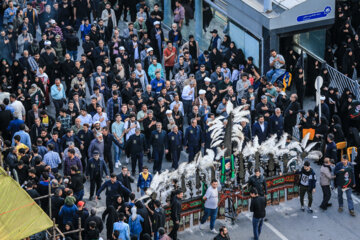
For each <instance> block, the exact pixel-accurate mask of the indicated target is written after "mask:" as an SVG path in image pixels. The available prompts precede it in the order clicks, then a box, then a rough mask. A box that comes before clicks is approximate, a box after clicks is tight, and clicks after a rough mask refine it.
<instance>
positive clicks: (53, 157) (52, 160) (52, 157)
mask: <svg viewBox="0 0 360 240" xmlns="http://www.w3.org/2000/svg"><path fill="white" fill-rule="evenodd" d="M47 149H48V152H47V153H46V154H45V155H44V159H43V163H44V164H45V165H49V166H50V167H51V171H52V172H53V173H57V172H58V171H59V170H58V167H59V164H61V159H60V156H59V154H58V153H57V152H54V144H52V143H50V144H48V145H47Z"/></svg>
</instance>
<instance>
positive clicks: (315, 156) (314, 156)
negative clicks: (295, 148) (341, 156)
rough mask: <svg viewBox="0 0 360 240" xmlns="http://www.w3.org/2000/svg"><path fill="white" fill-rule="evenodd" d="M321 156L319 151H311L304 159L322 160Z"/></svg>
mask: <svg viewBox="0 0 360 240" xmlns="http://www.w3.org/2000/svg"><path fill="white" fill-rule="evenodd" d="M322 156H323V154H322V153H321V152H320V151H311V152H309V154H308V155H307V156H306V158H309V159H313V160H319V159H320V158H322Z"/></svg>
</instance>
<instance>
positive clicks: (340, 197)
mask: <svg viewBox="0 0 360 240" xmlns="http://www.w3.org/2000/svg"><path fill="white" fill-rule="evenodd" d="M337 190H338V201H339V207H343V206H344V200H343V191H342V189H341V186H338V189H337ZM351 193H352V190H351V188H348V189H347V190H346V191H345V194H346V198H347V202H348V208H349V210H354V202H353V200H352V198H351Z"/></svg>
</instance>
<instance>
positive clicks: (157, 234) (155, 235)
mask: <svg viewBox="0 0 360 240" xmlns="http://www.w3.org/2000/svg"><path fill="white" fill-rule="evenodd" d="M154 240H159V232H158V231H156V232H154Z"/></svg>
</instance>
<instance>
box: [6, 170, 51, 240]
mask: <svg viewBox="0 0 360 240" xmlns="http://www.w3.org/2000/svg"><path fill="white" fill-rule="evenodd" d="M50 227H52V221H51V219H50V218H49V217H48V215H47V214H46V213H45V212H44V211H43V210H42V209H41V208H40V207H39V205H37V204H36V203H35V202H34V201H33V200H32V198H31V197H30V196H29V195H28V194H27V193H26V192H25V191H24V190H23V189H22V188H21V187H20V185H19V184H18V183H17V182H16V181H15V180H14V179H12V178H11V177H10V176H8V175H7V174H6V172H5V170H4V169H3V168H1V167H0V239H1V240H17V239H23V238H26V237H29V236H31V235H33V234H35V233H38V232H41V231H43V230H45V229H48V228H50Z"/></svg>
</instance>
